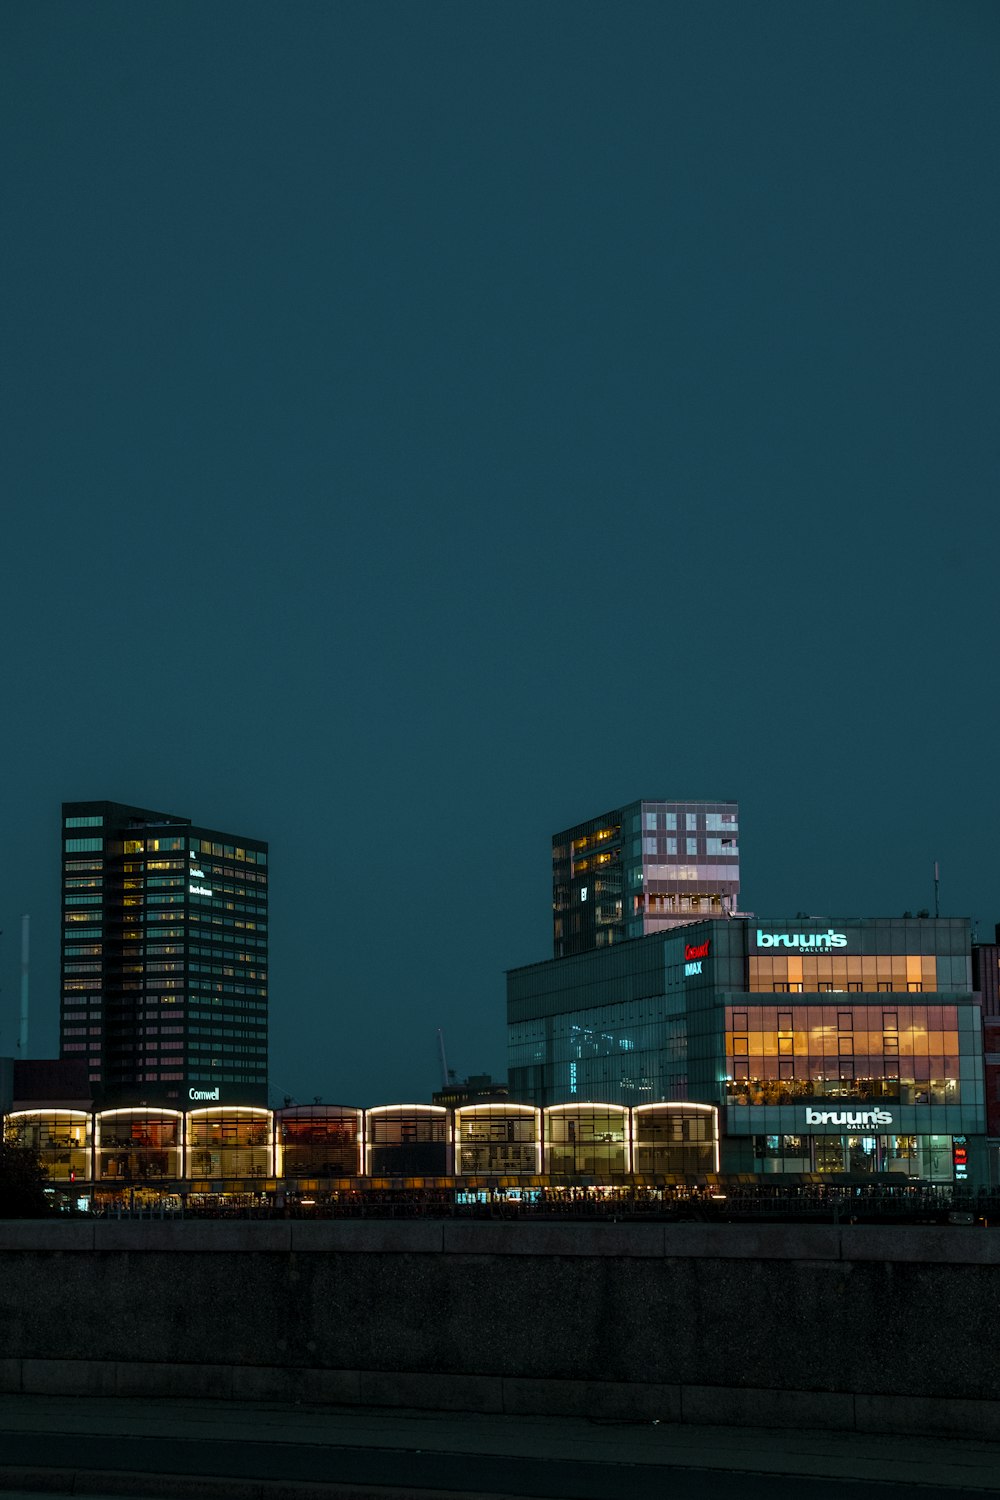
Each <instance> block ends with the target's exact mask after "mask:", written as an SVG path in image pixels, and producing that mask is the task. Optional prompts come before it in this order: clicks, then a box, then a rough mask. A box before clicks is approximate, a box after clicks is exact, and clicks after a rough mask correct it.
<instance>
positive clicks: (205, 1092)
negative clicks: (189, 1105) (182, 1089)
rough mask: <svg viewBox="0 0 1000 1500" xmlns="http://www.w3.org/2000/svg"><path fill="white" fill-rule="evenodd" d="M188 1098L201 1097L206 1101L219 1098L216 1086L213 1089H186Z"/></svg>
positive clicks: (196, 1098)
mask: <svg viewBox="0 0 1000 1500" xmlns="http://www.w3.org/2000/svg"><path fill="white" fill-rule="evenodd" d="M188 1098H189V1099H192V1100H198V1099H201V1100H204V1101H206V1102H207V1101H208V1100H209V1099H215V1100H218V1098H219V1090H218V1089H217V1088H214V1089H188Z"/></svg>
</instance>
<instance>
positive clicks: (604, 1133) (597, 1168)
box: [543, 1104, 631, 1183]
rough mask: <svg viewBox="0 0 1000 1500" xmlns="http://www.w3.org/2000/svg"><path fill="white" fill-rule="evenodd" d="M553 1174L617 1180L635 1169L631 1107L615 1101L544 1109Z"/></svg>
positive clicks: (547, 1155)
mask: <svg viewBox="0 0 1000 1500" xmlns="http://www.w3.org/2000/svg"><path fill="white" fill-rule="evenodd" d="M543 1115H544V1124H545V1170H546V1172H548V1174H549V1175H550V1176H552V1177H583V1178H588V1179H590V1180H591V1181H593V1182H597V1183H602V1182H614V1181H617V1180H619V1179H620V1178H622V1177H625V1176H626V1175H627V1174H628V1173H629V1171H630V1170H631V1141H630V1129H629V1111H628V1110H627V1109H626V1108H625V1107H624V1106H623V1105H615V1104H553V1105H550V1106H549V1108H548V1109H546V1110H545V1111H543Z"/></svg>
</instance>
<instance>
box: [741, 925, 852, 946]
mask: <svg viewBox="0 0 1000 1500" xmlns="http://www.w3.org/2000/svg"><path fill="white" fill-rule="evenodd" d="M757 947H758V948H846V947H847V933H846V932H834V930H833V928H832V927H829V928H827V930H826V932H762V931H761V929H760V928H759V927H758V928H757Z"/></svg>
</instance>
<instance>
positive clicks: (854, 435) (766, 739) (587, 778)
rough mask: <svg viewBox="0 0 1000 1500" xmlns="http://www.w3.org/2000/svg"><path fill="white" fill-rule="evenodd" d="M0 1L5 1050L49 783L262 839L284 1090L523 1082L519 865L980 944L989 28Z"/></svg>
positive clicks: (278, 1073) (898, 19) (977, 10)
mask: <svg viewBox="0 0 1000 1500" xmlns="http://www.w3.org/2000/svg"><path fill="white" fill-rule="evenodd" d="M234 15H235V11H233V10H231V9H230V8H229V7H227V6H226V5H225V4H222V5H220V6H218V7H212V8H206V7H204V6H201V5H196V4H194V3H188V0H176V3H175V4H173V5H171V6H170V7H165V6H159V5H156V4H153V5H150V6H144V7H142V8H139V9H137V8H136V7H134V6H128V5H125V4H119V3H115V0H106V3H104V0H102V3H98V4H95V5H93V6H89V7H86V8H80V7H71V6H65V5H58V4H54V5H37V4H29V3H19V0H15V3H14V4H12V5H10V6H8V7H6V9H5V10H4V13H3V15H2V17H0V37H2V41H3V45H2V47H0V83H2V87H0V136H2V137H3V139H4V140H5V141H6V142H7V143H8V147H9V151H8V159H9V171H8V235H7V239H6V241H5V246H4V258H5V269H6V272H7V275H6V277H5V284H6V286H7V287H8V289H9V295H8V298H7V302H6V321H5V338H4V340H3V341H2V346H0V347H2V350H3V354H2V359H3V362H4V368H3V373H4V376H5V389H6V391H7V392H8V421H7V443H6V447H5V460H6V462H5V478H6V481H7V483H6V490H7V493H8V494H9V495H10V497H11V501H10V504H9V505H8V509H7V515H6V527H5V532H4V560H5V563H6V567H5V569H4V586H3V588H2V589H0V625H2V638H3V640H4V642H5V646H6V650H5V652H4V658H3V664H2V669H0V685H2V697H0V703H2V704H3V710H4V713H3V722H4V726H5V729H6V731H7V732H6V734H5V770H6V775H5V778H4V784H3V789H2V793H0V829H2V833H3V840H2V847H3V858H2V860H0V929H2V933H3V935H2V937H0V1054H2V1053H6V1054H9V1053H12V1052H14V1051H15V1050H16V1041H17V1027H18V995H19V961H20V942H19V925H20V917H21V914H22V913H28V914H30V916H31V932H32V959H31V1042H30V1053H31V1055H32V1056H36V1057H40V1056H54V1055H56V1053H57V1051H58V1025H59V1019H58V1018H59V1000H58V989H59V936H58V924H59V910H60V897H59V871H58V868H57V862H56V861H55V860H54V859H53V856H52V850H53V848H54V847H56V845H57V842H58V820H59V816H60V806H61V804H62V803H63V802H65V801H71V800H77V799H91V798H93V799H101V798H109V797H114V798H120V799H122V800H123V801H125V802H128V803H130V804H134V805H136V806H139V807H177V808H188V809H191V810H193V811H196V812H197V815H198V816H204V817H206V818H207V819H209V820H210V822H211V823H212V825H213V826H216V827H221V828H245V829H252V830H254V832H255V834H256V835H258V836H259V838H260V839H261V840H263V841H265V842H266V843H267V844H268V845H269V850H270V865H269V869H270V871H271V875H272V879H273V885H272V888H271V893H270V923H271V934H270V937H271V945H270V990H271V998H270V1004H271V1015H270V1065H271V1066H270V1071H271V1081H272V1084H273V1088H274V1092H275V1094H276V1096H277V1097H278V1098H279V1099H280V1097H281V1096H282V1095H284V1094H286V1093H287V1094H290V1095H292V1096H294V1097H296V1098H298V1099H302V1100H306V1101H308V1100H310V1099H311V1098H313V1097H314V1096H315V1095H317V1094H319V1095H322V1096H323V1097H324V1098H328V1099H330V1098H337V1099H338V1101H339V1102H343V1103H345V1104H355V1103H356V1104H358V1105H366V1104H371V1103H375V1102H378V1101H379V1100H383V1099H387V1098H388V1099H407V1098H411V1097H414V1096H415V1097H417V1098H429V1096H430V1093H431V1091H432V1090H433V1089H434V1088H435V1087H438V1086H439V1085H440V1066H439V1052H438V1042H437V1029H438V1028H439V1027H440V1028H441V1029H443V1031H444V1034H445V1039H446V1045H447V1054H448V1062H449V1065H450V1066H451V1067H452V1068H454V1069H455V1071H456V1072H457V1073H458V1074H459V1075H460V1076H462V1075H465V1074H467V1073H470V1072H472V1073H478V1072H485V1071H490V1072H493V1073H494V1075H497V1074H500V1075H502V1073H503V1069H504V1062H505V1026H504V991H505V980H504V974H505V971H506V970H508V969H513V968H517V967H519V966H523V965H529V964H533V963H536V962H539V961H542V960H544V959H545V958H546V957H547V956H548V955H549V954H550V952H551V943H552V930H551V912H550V908H551V874H552V872H551V862H550V860H551V843H550V841H551V836H552V833H553V830H557V829H568V828H571V827H573V826H574V825H575V824H576V823H578V822H579V821H580V820H581V819H585V818H587V817H588V816H590V815H592V814H593V812H594V810H595V809H600V808H614V807H622V806H624V805H626V804H627V803H628V802H629V801H630V800H631V799H635V798H639V797H644V796H654V797H663V798H672V799H676V800H683V799H684V798H693V799H702V798H709V797H711V796H713V795H714V794H715V793H716V792H721V793H724V794H725V795H727V796H732V797H733V798H734V799H738V801H739V805H740V821H741V830H740V878H741V894H740V901H741V906H742V907H743V908H745V909H747V910H750V911H757V912H785V913H789V914H794V913H795V912H797V911H808V912H809V913H811V914H816V915H822V914H823V913H827V912H829V913H844V912H851V911H854V912H857V913H862V914H872V913H874V914H879V913H883V914H885V915H886V916H897V917H898V916H900V915H901V914H902V913H903V912H904V911H907V910H909V911H914V912H915V911H917V910H920V909H922V908H926V909H929V910H933V907H934V885H933V880H934V875H933V870H934V862H935V861H938V862H939V863H940V870H941V884H940V907H941V913H942V915H943V916H969V917H971V918H972V919H973V920H975V921H977V922H978V924H979V936H980V938H984V937H988V936H990V935H991V934H992V930H993V924H994V922H995V921H996V920H997V919H998V918H1000V888H998V885H1000V883H998V878H997V874H996V862H995V859H994V858H993V851H994V848H995V845H996V842H997V836H998V832H1000V830H998V828H997V821H998V817H997V811H996V799H995V796H994V795H993V794H992V793H991V791H990V788H991V786H992V784H993V779H994V766H993V760H994V756H993V748H992V747H993V740H994V736H995V729H996V723H997V709H996V694H995V692H994V689H993V675H994V674H993V669H992V653H991V646H992V643H993V641H994V639H995V635H996V602H995V580H994V576H993V574H994V567H993V555H994V546H995V539H996V535H997V525H998V523H997V513H996V498H995V497H996V484H997V477H998V476H997V468H998V465H997V455H996V442H995V437H994V435H993V433H994V413H995V411H996V409H997V405H998V400H1000V388H998V387H1000V372H998V367H997V362H996V357H995V349H996V345H997V333H998V326H997V325H998V308H997V296H996V278H995V268H994V261H995V252H994V249H993V247H994V246H995V245H996V243H997V242H998V240H1000V196H998V194H997V192H996V187H995V181H996V167H995V162H994V149H993V143H994V142H995V140H996V139H997V135H998V131H1000V97H998V93H997V90H996V87H995V79H996V75H997V67H998V64H1000V17H998V15H997V12H996V9H995V7H993V6H989V5H985V4H978V3H975V0H971V3H969V4H967V5H963V6H960V7H942V6H939V5H936V4H931V3H925V0H905V3H904V0H886V3H885V4H882V5H879V6H876V7H868V6H866V7H855V8H851V7H847V8H844V7H842V6H822V5H820V6H818V7H810V8H808V9H804V8H803V7H801V6H800V5H798V4H797V3H791V0H775V3H774V4H773V5H770V6H769V7H768V8H767V10H766V11H760V10H755V9H751V8H747V7H746V6H744V5H742V4H739V3H736V0H722V3H721V4H720V5H719V6H716V7H713V8H712V9H711V11H707V10H702V9H699V8H692V7H683V6H671V5H663V4H660V3H657V4H652V3H648V4H647V3H643V0H637V3H636V4H635V5H633V6H630V7H628V8H626V10H625V11H624V13H623V12H621V11H620V10H616V11H614V12H612V11H611V10H609V9H608V8H607V7H604V6H600V5H597V4H590V3H587V0H584V3H582V4H579V3H577V4H574V5H569V4H566V3H561V0H556V3H554V4H553V5H551V6H547V7H545V8H544V9H543V10H539V9H538V7H535V6H530V5H527V4H521V3H518V0H512V3H511V4H510V5H509V6H505V7H504V8H503V9H502V10H496V9H493V10H491V9H489V8H486V9H482V10H470V9H469V8H468V7H466V6H462V5H459V4H452V3H450V0H442V3H441V4H439V5H436V6H435V7H432V8H431V9H430V10H427V9H425V10H422V11H419V12H418V11H406V10H404V9H399V8H395V9H382V10H380V9H379V8H377V7H376V8H374V9H373V8H371V7H364V8H362V7H351V6H344V7H338V8H336V9H329V8H322V7H316V6H308V5H307V6H304V7H300V8H297V9H295V10H294V11H286V12H283V13H282V14H281V16H280V17H279V16H278V15H277V13H275V12H274V11H273V9H270V8H267V7H263V6H256V5H254V4H250V5H248V6H243V7H241V8H240V11H239V16H240V24H239V25H236V24H234V21H233V17H234Z"/></svg>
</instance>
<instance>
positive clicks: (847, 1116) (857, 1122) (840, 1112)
mask: <svg viewBox="0 0 1000 1500" xmlns="http://www.w3.org/2000/svg"><path fill="white" fill-rule="evenodd" d="M806 1124H807V1125H849V1126H850V1125H853V1126H857V1127H858V1128H860V1127H861V1126H863V1125H891V1124H892V1115H891V1114H890V1113H889V1111H888V1110H887V1109H812V1108H811V1107H810V1106H808V1105H807V1106H806Z"/></svg>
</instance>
